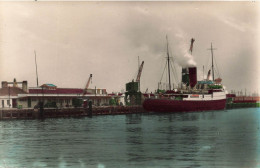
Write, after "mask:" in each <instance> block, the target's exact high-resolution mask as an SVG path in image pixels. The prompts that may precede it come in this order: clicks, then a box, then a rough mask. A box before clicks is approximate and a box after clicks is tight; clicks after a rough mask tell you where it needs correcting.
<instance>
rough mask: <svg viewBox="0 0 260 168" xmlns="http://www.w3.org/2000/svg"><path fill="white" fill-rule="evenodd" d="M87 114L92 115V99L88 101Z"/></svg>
mask: <svg viewBox="0 0 260 168" xmlns="http://www.w3.org/2000/svg"><path fill="white" fill-rule="evenodd" d="M88 116H92V101H89V103H88Z"/></svg>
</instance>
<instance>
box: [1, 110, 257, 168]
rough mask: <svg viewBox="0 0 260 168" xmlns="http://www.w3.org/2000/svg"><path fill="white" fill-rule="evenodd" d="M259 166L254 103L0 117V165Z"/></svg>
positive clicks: (108, 167)
mask: <svg viewBox="0 0 260 168" xmlns="http://www.w3.org/2000/svg"><path fill="white" fill-rule="evenodd" d="M23 167H26V168H31V167H48V168H51V167H54V168H56V167H60V168H64V167H75V168H80V167H82V168H83V167H87V168H117V167H122V168H125V167H133V168H136V167H138V168H143V167H167V168H168V167H180V168H181V167H190V168H193V167H205V168H208V167H232V168H238V167H245V168H248V167H259V168H260V109H259V108H258V109H256V108H248V109H235V110H227V111H214V112H196V113H177V114H143V115H117V116H94V117H92V118H80V119H75V118H70V119H46V120H44V121H39V120H17V121H0V168H23Z"/></svg>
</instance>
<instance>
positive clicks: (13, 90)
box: [0, 87, 27, 96]
mask: <svg viewBox="0 0 260 168" xmlns="http://www.w3.org/2000/svg"><path fill="white" fill-rule="evenodd" d="M9 88H10V90H9ZM26 93H27V92H25V91H23V90H22V89H21V88H18V87H3V88H0V96H9V95H10V96H18V94H26Z"/></svg>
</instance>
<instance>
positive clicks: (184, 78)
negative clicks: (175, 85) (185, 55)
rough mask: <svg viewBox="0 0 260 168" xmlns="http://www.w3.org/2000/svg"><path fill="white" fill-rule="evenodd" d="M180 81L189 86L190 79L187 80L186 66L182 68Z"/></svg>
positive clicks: (187, 71)
mask: <svg viewBox="0 0 260 168" xmlns="http://www.w3.org/2000/svg"><path fill="white" fill-rule="evenodd" d="M181 81H182V83H183V84H184V85H186V86H189V84H190V80H189V69H188V68H182V78H181Z"/></svg>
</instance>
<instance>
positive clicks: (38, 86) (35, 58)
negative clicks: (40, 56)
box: [34, 50, 39, 87]
mask: <svg viewBox="0 0 260 168" xmlns="http://www.w3.org/2000/svg"><path fill="white" fill-rule="evenodd" d="M34 55H35V67H36V82H37V87H39V82H38V70H37V61H36V51H35V50H34Z"/></svg>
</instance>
